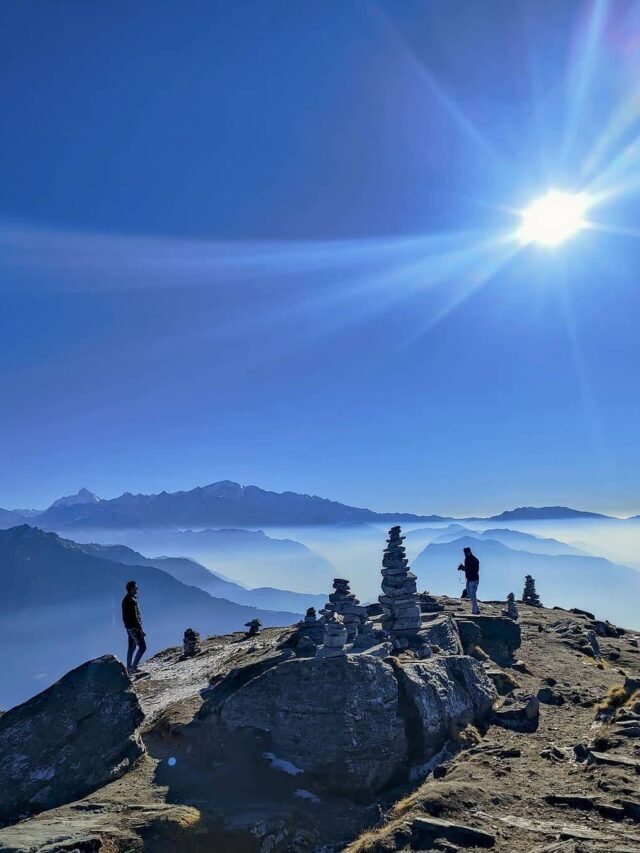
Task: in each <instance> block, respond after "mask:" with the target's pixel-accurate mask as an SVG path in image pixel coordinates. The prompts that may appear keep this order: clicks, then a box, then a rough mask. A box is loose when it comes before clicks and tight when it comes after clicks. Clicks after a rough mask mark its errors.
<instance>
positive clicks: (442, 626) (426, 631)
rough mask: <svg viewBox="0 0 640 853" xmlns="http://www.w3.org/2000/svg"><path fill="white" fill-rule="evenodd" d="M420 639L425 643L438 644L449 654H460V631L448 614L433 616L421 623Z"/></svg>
mask: <svg viewBox="0 0 640 853" xmlns="http://www.w3.org/2000/svg"><path fill="white" fill-rule="evenodd" d="M420 639H421V640H422V641H423V642H424V643H425V644H427V645H430V646H438V647H439V648H440V649H442V651H443V652H446V653H447V654H450V655H460V654H462V643H461V642H460V633H459V631H458V627H457V625H456V623H455V622H454V620H453V619H452V618H451V617H450V616H448V615H447V616H435V617H431V618H430V619H429V618H428V617H427V619H426V620H425V621H424V622H423V623H422V628H421V630H420Z"/></svg>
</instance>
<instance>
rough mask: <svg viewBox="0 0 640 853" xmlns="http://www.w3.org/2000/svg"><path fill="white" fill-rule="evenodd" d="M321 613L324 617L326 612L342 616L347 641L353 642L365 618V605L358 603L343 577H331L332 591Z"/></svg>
mask: <svg viewBox="0 0 640 853" xmlns="http://www.w3.org/2000/svg"><path fill="white" fill-rule="evenodd" d="M322 613H323V614H324V615H325V617H326V615H327V614H328V613H338V614H339V615H340V616H342V618H343V620H344V626H345V628H346V629H347V642H349V643H352V642H353V640H354V639H355V637H356V635H357V633H358V631H359V630H360V628H361V626H362V625H363V624H364V622H365V621H366V618H367V609H366V607H362V606H361V605H360V601H359V600H358V599H357V598H356V597H355V595H354V594H353V593H352V592H351V588H350V586H349V581H348V580H346V579H345V578H334V579H333V592H332V593H331V594H330V595H329V602H328V604H326V605H325V608H324V610H323V611H322Z"/></svg>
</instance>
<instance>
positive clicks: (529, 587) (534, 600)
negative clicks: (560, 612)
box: [522, 575, 542, 607]
mask: <svg viewBox="0 0 640 853" xmlns="http://www.w3.org/2000/svg"><path fill="white" fill-rule="evenodd" d="M522 603H523V604H528V605H529V606H530V607H542V602H541V601H540V596H539V595H538V593H537V592H536V582H535V580H534V579H533V578H532V577H531V575H527V576H526V577H525V579H524V592H523V593H522Z"/></svg>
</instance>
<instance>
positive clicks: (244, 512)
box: [0, 480, 637, 532]
mask: <svg viewBox="0 0 640 853" xmlns="http://www.w3.org/2000/svg"><path fill="white" fill-rule="evenodd" d="M35 518H37V520H38V521H37V523H38V526H39V527H41V528H43V529H47V530H58V531H68V532H73V531H74V530H81V529H102V528H107V529H113V530H120V529H131V528H154V527H159V528H163V527H172V528H184V527H193V528H201V527H254V528H255V527H260V526H263V527H266V526H283V527H295V526H304V525H308V526H315V525H325V524H359V523H360V524H361V523H367V522H381V523H386V522H393V523H408V522H416V521H427V522H441V521H454V520H455V519H452V518H451V517H450V516H442V515H419V514H414V513H401V512H386V513H381V512H374V511H373V510H370V509H366V508H363V507H353V506H349V505H347V504H343V503H340V502H338V501H333V500H329V499H327V498H321V497H318V496H316V495H306V494H299V493H297V492H274V491H268V490H265V489H261V488H259V487H258V486H251V485H249V486H243V485H241V484H240V483H235V482H233V481H231V480H221V481H220V482H216V483H211V484H209V485H207V486H198V487H196V488H194V489H190V490H187V491H178V492H160V493H159V494H149V495H146V494H137V495H134V494H131V493H130V492H125V493H124V494H122V495H120V496H119V497H116V498H111V499H102V498H99V497H98V496H97V495H95V494H94V493H93V492H91V491H90V490H89V489H86V488H81V489H80V490H79V491H78V492H77V493H76V494H74V495H66V496H64V497H61V498H58V499H57V500H55V501H54V502H53V503H52V504H51V506H49V507H48V508H47V509H45V510H41V511H34V510H21V509H15V510H7V509H0V527H5V528H6V527H11V526H14V525H16V524H20V522H21V521H24V520H29V519H35ZM570 519H605V520H609V519H610V520H613V521H617V520H619V519H614V518H613V517H612V516H607V515H604V514H602V513H596V512H588V511H584V510H577V509H572V508H571V507H565V506H544V507H526V506H523V507H517V508H516V509H511V510H506V511H504V512H501V513H499V514H498V515H492V516H489V517H484V518H480V517H473V518H471V517H469V518H465V519H459V520H460V521H541V520H570ZM633 520H637V517H634V519H633Z"/></svg>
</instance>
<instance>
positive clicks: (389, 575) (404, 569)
mask: <svg viewBox="0 0 640 853" xmlns="http://www.w3.org/2000/svg"><path fill="white" fill-rule="evenodd" d="M404 538H405V537H404V536H401V535H400V526H399V525H397V526H396V527H392V528H391V530H390V531H389V538H388V539H387V547H386V548H385V549H384V555H383V557H382V595H379V596H378V601H379V602H380V604H381V605H382V627H383V628H384V630H385V631H389V633H391V634H393V635H394V636H395V637H412V636H415V635H416V634H418V632H419V631H420V628H421V627H422V622H421V619H420V605H419V603H418V599H417V594H416V576H415V575H414V574H413V572H412V571H411V570H410V569H409V561H408V560H407V557H406V555H405V549H404V545H403V544H402V542H403V541H404Z"/></svg>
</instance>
